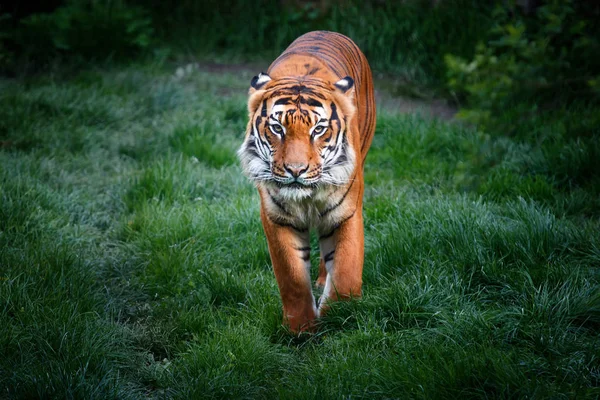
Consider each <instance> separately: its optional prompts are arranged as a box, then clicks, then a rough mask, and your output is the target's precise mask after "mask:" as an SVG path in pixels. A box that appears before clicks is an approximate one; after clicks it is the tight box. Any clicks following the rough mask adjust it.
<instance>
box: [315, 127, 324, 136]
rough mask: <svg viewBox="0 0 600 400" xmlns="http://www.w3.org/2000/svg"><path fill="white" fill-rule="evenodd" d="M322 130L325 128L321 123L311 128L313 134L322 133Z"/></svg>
mask: <svg viewBox="0 0 600 400" xmlns="http://www.w3.org/2000/svg"><path fill="white" fill-rule="evenodd" d="M324 130H325V127H324V126H323V125H319V126H317V127H315V129H313V134H315V135H318V134H320V133H323V131H324Z"/></svg>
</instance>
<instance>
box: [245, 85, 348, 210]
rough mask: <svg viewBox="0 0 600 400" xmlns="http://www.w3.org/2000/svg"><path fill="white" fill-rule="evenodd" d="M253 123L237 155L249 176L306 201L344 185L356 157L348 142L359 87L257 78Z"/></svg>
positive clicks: (252, 102)
mask: <svg viewBox="0 0 600 400" xmlns="http://www.w3.org/2000/svg"><path fill="white" fill-rule="evenodd" d="M249 94H250V97H249V100H248V111H249V121H248V126H247V128H246V137H245V140H244V143H243V144H242V146H241V148H240V149H239V151H238V155H239V158H240V160H241V163H242V167H243V169H244V172H245V174H246V175H247V176H248V177H249V178H250V179H251V180H253V181H254V182H256V183H257V184H258V185H265V186H271V187H272V186H276V187H277V188H278V189H279V193H280V195H282V196H284V197H289V198H295V199H302V198H306V197H309V196H310V195H311V194H312V193H313V191H314V190H315V189H317V188H319V187H322V186H325V185H338V186H339V185H344V184H346V183H347V182H348V180H349V179H350V177H351V176H352V172H353V171H354V168H355V162H356V155H355V152H354V150H353V149H352V147H351V145H350V143H351V141H350V140H349V134H350V133H349V126H350V124H351V121H352V118H353V115H354V112H355V108H354V105H353V102H352V98H353V95H354V81H353V79H352V78H350V77H346V78H343V79H341V80H339V81H337V82H335V83H332V82H327V81H325V80H323V79H320V78H316V77H312V76H302V77H290V78H282V79H271V77H269V76H268V75H267V74H264V73H261V74H259V75H258V76H255V77H254V78H253V79H252V82H251V88H250V91H249Z"/></svg>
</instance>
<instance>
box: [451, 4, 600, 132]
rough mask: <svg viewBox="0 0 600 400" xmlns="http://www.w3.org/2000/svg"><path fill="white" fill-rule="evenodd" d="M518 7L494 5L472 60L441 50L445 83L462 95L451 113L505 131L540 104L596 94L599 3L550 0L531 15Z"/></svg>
mask: <svg viewBox="0 0 600 400" xmlns="http://www.w3.org/2000/svg"><path fill="white" fill-rule="evenodd" d="M519 10H520V9H519V8H516V7H515V6H514V5H513V6H512V7H510V6H509V7H506V6H498V7H497V8H496V10H495V12H494V20H495V21H496V25H495V26H494V27H493V28H492V29H491V30H490V32H489V39H488V40H487V42H486V43H479V44H478V45H477V47H476V52H475V56H474V57H473V59H472V60H470V61H469V60H466V59H464V58H461V57H458V56H455V55H450V54H449V55H446V56H445V63H446V66H447V69H448V70H447V73H448V85H449V87H450V89H452V90H454V91H455V92H456V94H457V95H458V96H461V97H462V98H463V99H464V100H465V101H466V107H464V108H463V109H462V110H461V111H460V112H459V114H458V116H459V117H462V118H464V119H466V120H467V121H469V122H473V123H476V124H480V125H481V126H482V127H483V128H491V127H492V126H493V127H494V129H500V130H502V131H503V133H509V134H510V133H512V132H513V131H514V130H515V129H516V128H517V127H518V126H519V124H520V123H522V122H523V120H524V119H527V118H528V117H530V116H531V115H532V114H534V113H538V112H539V111H540V110H544V109H549V108H554V107H555V106H556V105H560V104H565V102H566V103H569V102H571V101H573V100H581V99H582V98H583V99H586V98H589V99H593V98H596V99H597V97H598V96H597V94H598V87H599V86H600V85H599V83H598V82H600V80H599V79H598V76H600V42H599V41H598V33H599V32H598V27H597V26H595V24H594V23H593V18H594V17H596V18H597V17H598V15H599V14H600V10H599V8H598V6H594V5H589V4H586V3H585V2H577V3H575V2H574V1H572V0H551V1H548V2H547V3H546V4H545V5H543V6H541V7H539V8H538V9H537V10H536V12H535V14H534V15H533V16H531V17H527V16H525V15H523V14H522V13H520V12H519ZM507 109H511V110H512V111H511V115H510V116H508V115H507V114H506V113H505V111H504V110H507Z"/></svg>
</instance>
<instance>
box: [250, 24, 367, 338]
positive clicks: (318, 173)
mask: <svg viewBox="0 0 600 400" xmlns="http://www.w3.org/2000/svg"><path fill="white" fill-rule="evenodd" d="M345 77H346V78H345ZM347 77H349V78H351V79H348V78H347ZM252 86H253V87H252V88H251V89H250V92H249V94H250V97H249V101H248V111H249V122H248V127H247V132H246V138H245V141H244V144H243V145H242V147H241V148H240V150H239V152H238V154H239V156H240V159H241V161H242V165H243V167H244V170H245V172H246V174H247V175H248V176H249V177H250V179H252V180H254V181H255V183H256V185H257V188H258V191H259V194H260V199H261V220H262V223H263V227H264V231H265V235H266V237H267V242H268V245H269V253H270V256H271V261H272V263H273V269H274V272H275V277H276V279H277V283H278V285H279V291H280V294H281V299H282V303H283V311H284V321H285V322H286V323H288V324H289V327H290V329H291V330H292V331H300V330H307V329H308V330H310V329H313V327H314V320H315V319H316V318H317V317H318V316H319V315H320V314H322V313H323V312H325V310H326V309H327V305H326V302H327V301H332V300H340V299H345V298H350V297H353V296H360V295H361V286H362V270H363V259H364V234H363V219H362V201H363V192H364V182H363V167H364V161H365V158H366V155H367V151H368V149H369V146H370V144H371V140H372V138H373V133H374V131H375V102H374V95H373V80H372V76H371V70H370V68H369V64H368V62H367V60H366V58H365V56H364V55H363V54H362V52H361V51H360V50H359V49H358V47H357V46H356V45H355V44H354V43H353V42H352V41H351V40H350V39H348V38H347V37H345V36H343V35H340V34H337V33H333V32H324V31H318V32H310V33H307V34H305V35H303V36H301V37H299V38H298V39H296V41H294V42H293V43H292V44H291V45H290V46H289V47H288V48H287V49H286V50H285V51H284V52H283V53H282V54H281V55H280V56H279V57H278V58H277V59H276V60H275V61H274V62H273V63H272V64H271V66H270V67H269V70H268V75H267V74H261V75H259V76H257V77H255V79H254V80H253V82H252ZM310 229H315V230H316V231H317V233H318V234H319V244H320V251H321V262H320V268H319V278H318V280H317V286H322V287H323V288H324V289H323V290H324V291H323V296H322V298H321V303H320V305H319V308H317V304H316V303H315V300H314V297H313V294H312V290H311V284H310V273H309V268H310V259H309V254H310V240H309V239H310V236H309V230H310Z"/></svg>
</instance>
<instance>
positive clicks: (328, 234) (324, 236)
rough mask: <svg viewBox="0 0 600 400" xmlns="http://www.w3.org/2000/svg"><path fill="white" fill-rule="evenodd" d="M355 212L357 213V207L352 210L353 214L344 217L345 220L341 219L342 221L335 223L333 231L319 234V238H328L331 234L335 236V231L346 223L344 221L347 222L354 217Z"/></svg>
mask: <svg viewBox="0 0 600 400" xmlns="http://www.w3.org/2000/svg"><path fill="white" fill-rule="evenodd" d="M354 214H356V208H355V209H354V211H352V214H350V215H349V216H348V217H346V218H344V219H343V220H341V221H340V222H338V223H337V224H335V227H334V228H333V229H332V230H331V232H329V233H327V234H325V235H323V236H319V240H322V239H327V238H330V237H331V236H333V234H334V233H335V231H337V230H338V229H339V227H340V226H342V225H344V223H346V221H348V220H349V219H350V218H352V217H354Z"/></svg>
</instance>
